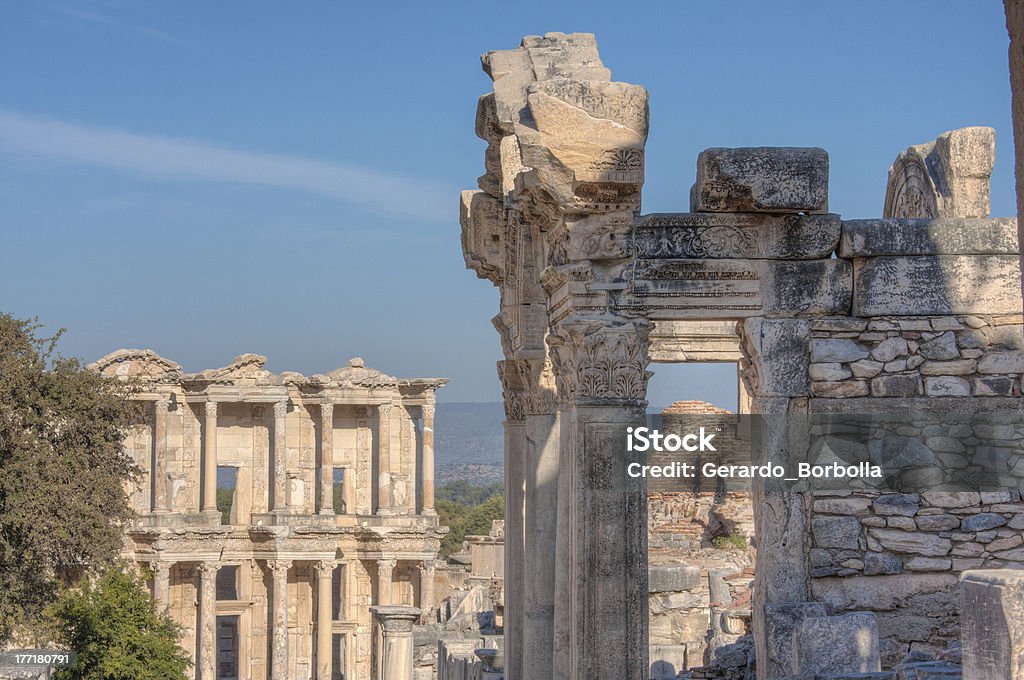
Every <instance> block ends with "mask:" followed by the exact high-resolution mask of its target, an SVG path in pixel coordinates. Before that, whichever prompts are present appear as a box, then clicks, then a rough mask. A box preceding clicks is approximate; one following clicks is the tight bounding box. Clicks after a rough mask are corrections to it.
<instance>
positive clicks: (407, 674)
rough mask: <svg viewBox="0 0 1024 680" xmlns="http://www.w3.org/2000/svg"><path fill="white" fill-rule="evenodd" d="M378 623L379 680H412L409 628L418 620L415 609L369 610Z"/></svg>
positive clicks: (411, 648)
mask: <svg viewBox="0 0 1024 680" xmlns="http://www.w3.org/2000/svg"><path fill="white" fill-rule="evenodd" d="M370 611H371V612H372V613H373V616H374V618H375V619H376V620H377V622H378V623H380V628H381V633H382V637H381V640H380V648H378V650H377V658H378V660H379V667H380V669H381V672H380V679H379V680H412V662H413V640H412V626H413V624H414V623H416V621H418V620H419V617H420V610H419V609H417V608H416V607H370Z"/></svg>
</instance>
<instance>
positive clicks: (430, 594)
mask: <svg viewBox="0 0 1024 680" xmlns="http://www.w3.org/2000/svg"><path fill="white" fill-rule="evenodd" d="M419 570H420V609H421V610H422V611H423V619H424V621H423V622H424V623H429V621H428V620H427V619H429V617H430V614H431V612H433V611H434V563H433V562H428V561H425V562H423V563H422V564H420V566H419Z"/></svg>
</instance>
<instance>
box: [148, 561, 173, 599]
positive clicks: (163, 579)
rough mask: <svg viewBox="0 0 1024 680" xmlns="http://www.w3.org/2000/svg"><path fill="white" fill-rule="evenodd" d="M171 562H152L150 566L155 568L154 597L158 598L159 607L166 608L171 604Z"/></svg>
mask: <svg viewBox="0 0 1024 680" xmlns="http://www.w3.org/2000/svg"><path fill="white" fill-rule="evenodd" d="M173 566H174V564H173V563H171V562H152V563H150V568H151V569H152V570H153V599H154V600H156V605H157V609H159V610H160V611H164V610H166V609H167V608H168V607H169V606H171V567H173Z"/></svg>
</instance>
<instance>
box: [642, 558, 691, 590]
mask: <svg viewBox="0 0 1024 680" xmlns="http://www.w3.org/2000/svg"><path fill="white" fill-rule="evenodd" d="M647 583H648V585H647V587H648V590H649V591H650V592H652V593H673V592H680V591H683V590H690V589H692V588H695V587H696V586H697V585H698V584H699V583H700V567H697V566H692V565H685V564H673V565H663V566H652V567H648V568H647Z"/></svg>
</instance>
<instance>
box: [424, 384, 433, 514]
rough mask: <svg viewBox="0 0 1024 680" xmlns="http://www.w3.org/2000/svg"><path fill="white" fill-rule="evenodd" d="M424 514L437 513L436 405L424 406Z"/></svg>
mask: <svg viewBox="0 0 1024 680" xmlns="http://www.w3.org/2000/svg"><path fill="white" fill-rule="evenodd" d="M421 478H422V479H423V514H424V515H436V514H437V511H436V510H434V405H433V404H426V405H425V406H424V407H423V472H422V473H421Z"/></svg>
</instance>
